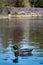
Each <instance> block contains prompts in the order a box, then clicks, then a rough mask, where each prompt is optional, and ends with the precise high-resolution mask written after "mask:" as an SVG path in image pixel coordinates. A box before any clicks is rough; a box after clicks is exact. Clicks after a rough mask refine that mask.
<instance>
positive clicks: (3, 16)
mask: <svg viewBox="0 0 43 65" xmlns="http://www.w3.org/2000/svg"><path fill="white" fill-rule="evenodd" d="M38 16H39V17H42V16H43V15H41V14H40V15H38V14H29V15H28V14H25V15H23V14H20V15H11V14H10V15H0V19H6V18H8V19H9V18H12V17H17V18H21V17H25V18H27V17H38Z"/></svg>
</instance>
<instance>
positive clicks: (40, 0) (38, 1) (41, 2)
mask: <svg viewBox="0 0 43 65" xmlns="http://www.w3.org/2000/svg"><path fill="white" fill-rule="evenodd" d="M29 2H30V6H31V7H33V6H34V7H42V8H43V0H29Z"/></svg>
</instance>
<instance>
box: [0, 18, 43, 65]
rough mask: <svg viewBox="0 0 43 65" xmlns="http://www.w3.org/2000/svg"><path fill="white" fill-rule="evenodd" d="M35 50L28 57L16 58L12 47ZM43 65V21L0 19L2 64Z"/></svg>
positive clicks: (0, 61)
mask: <svg viewBox="0 0 43 65" xmlns="http://www.w3.org/2000/svg"><path fill="white" fill-rule="evenodd" d="M14 44H16V45H18V46H19V48H20V49H21V48H22V49H23V48H29V49H31V48H32V49H33V51H32V53H31V54H29V55H28V56H19V57H18V58H15V55H14V51H13V48H12V46H13V45H14ZM15 63H17V65H24V64H25V65H26V64H27V65H32V64H33V65H40V64H41V65H43V20H37V18H36V19H35V20H34V19H33V20H31V19H28V18H27V19H25V18H23V19H22V18H21V19H18V18H17V19H15V18H12V20H11V21H9V20H7V19H4V20H3V19H0V64H1V65H3V64H4V65H8V64H11V65H14V64H15Z"/></svg>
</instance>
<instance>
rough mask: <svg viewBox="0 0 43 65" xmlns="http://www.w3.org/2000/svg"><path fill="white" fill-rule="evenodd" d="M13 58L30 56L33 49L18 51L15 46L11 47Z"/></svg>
mask: <svg viewBox="0 0 43 65" xmlns="http://www.w3.org/2000/svg"><path fill="white" fill-rule="evenodd" d="M13 49H14V54H15V56H20V55H21V56H23V55H30V54H31V53H32V50H33V48H31V49H29V48H23V49H19V48H18V46H17V45H15V46H13Z"/></svg>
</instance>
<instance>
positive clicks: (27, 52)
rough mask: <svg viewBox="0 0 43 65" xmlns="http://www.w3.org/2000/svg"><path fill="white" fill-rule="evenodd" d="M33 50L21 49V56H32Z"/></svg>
mask: <svg viewBox="0 0 43 65" xmlns="http://www.w3.org/2000/svg"><path fill="white" fill-rule="evenodd" d="M32 50H33V49H20V50H19V55H30V54H31V52H32Z"/></svg>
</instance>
